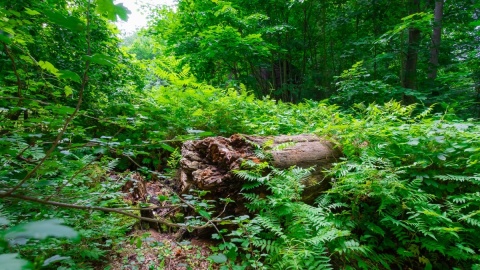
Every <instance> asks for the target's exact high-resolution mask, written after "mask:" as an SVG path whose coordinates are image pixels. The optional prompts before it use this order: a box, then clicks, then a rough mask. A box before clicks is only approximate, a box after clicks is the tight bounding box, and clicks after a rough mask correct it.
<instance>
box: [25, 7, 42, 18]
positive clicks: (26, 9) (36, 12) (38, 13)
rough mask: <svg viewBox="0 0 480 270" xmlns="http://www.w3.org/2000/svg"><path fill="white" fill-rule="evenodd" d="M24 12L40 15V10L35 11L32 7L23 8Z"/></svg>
mask: <svg viewBox="0 0 480 270" xmlns="http://www.w3.org/2000/svg"><path fill="white" fill-rule="evenodd" d="M25 13H27V14H28V15H32V16H34V15H40V12H38V11H36V10H33V9H29V8H25Z"/></svg>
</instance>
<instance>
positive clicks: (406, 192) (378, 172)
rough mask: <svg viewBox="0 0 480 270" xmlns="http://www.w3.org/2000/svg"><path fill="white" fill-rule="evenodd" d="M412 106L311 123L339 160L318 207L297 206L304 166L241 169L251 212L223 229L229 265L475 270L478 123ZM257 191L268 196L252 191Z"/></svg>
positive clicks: (365, 110)
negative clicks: (340, 154)
mask: <svg viewBox="0 0 480 270" xmlns="http://www.w3.org/2000/svg"><path fill="white" fill-rule="evenodd" d="M414 109H415V106H413V105H412V106H407V107H405V106H401V105H400V104H399V103H395V102H390V103H387V104H385V105H384V106H378V105H375V104H373V105H370V106H368V107H365V106H361V105H360V106H357V107H356V108H355V111H356V114H354V115H345V114H341V115H338V117H337V122H330V123H328V124H326V125H325V123H322V125H323V126H321V127H319V126H317V131H316V133H317V134H319V135H323V136H327V137H329V138H330V139H332V140H335V141H337V142H338V143H339V145H341V146H342V149H343V151H344V154H345V156H344V158H342V160H339V162H338V163H336V164H335V165H334V167H333V168H331V169H329V170H328V172H327V173H328V174H329V175H330V176H331V177H332V180H331V181H332V187H331V189H329V190H328V191H326V192H324V194H322V195H321V196H319V197H318V199H317V200H316V203H315V204H314V205H307V204H305V203H303V202H302V201H301V192H302V188H303V187H302V185H301V184H300V180H301V179H303V178H304V177H305V176H307V175H308V170H304V169H299V168H290V169H288V170H278V169H275V168H271V167H269V166H268V165H259V164H255V163H253V162H249V163H247V164H246V165H245V168H244V169H243V170H242V171H240V172H237V174H238V175H239V176H240V177H242V178H244V179H246V180H248V183H249V184H248V185H246V186H245V188H244V192H245V194H244V196H245V197H246V198H247V199H248V200H249V202H250V204H249V209H251V210H252V211H254V212H253V213H256V214H254V215H253V217H252V218H251V219H248V220H247V218H244V222H243V223H242V225H241V226H240V228H239V229H238V230H237V231H233V232H228V233H227V232H226V235H228V236H230V237H233V238H232V239H231V240H230V242H228V243H226V244H222V245H220V248H221V249H223V250H224V251H225V254H226V256H227V257H228V258H229V259H230V261H228V262H227V263H225V265H226V266H225V269H230V268H233V269H248V267H253V268H258V269H398V268H400V269H407V268H410V269H452V268H455V269H478V267H480V264H479V263H480V261H479V260H480V257H479V253H478V252H479V249H480V245H479V241H480V239H479V238H478V237H479V236H478V234H477V233H476V232H477V231H478V229H479V228H478V227H479V226H480V218H479V210H478V209H479V206H480V205H479V203H480V201H479V199H478V198H479V194H480V188H479V184H480V175H479V173H478V172H479V171H480V170H479V169H480V166H479V164H478V162H479V159H480V140H479V136H478V135H479V133H480V129H479V126H478V125H477V124H476V123H475V122H470V121H461V120H457V119H455V117H454V116H453V115H430V110H431V109H426V110H425V111H424V112H423V113H417V114H413V111H414ZM252 183H253V184H252ZM262 185H263V186H265V187H266V188H267V189H268V190H269V191H270V194H269V195H267V196H259V195H258V194H250V193H248V190H249V189H250V188H251V187H258V186H262ZM237 252H240V253H241V254H243V255H242V256H243V257H242V259H241V260H240V261H242V263H236V261H237V262H238V257H239V256H238V255H235V256H232V254H236V253H237ZM229 256H230V257H229ZM258 258H262V259H258ZM247 265H248V266H247Z"/></svg>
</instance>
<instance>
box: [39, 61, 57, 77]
mask: <svg viewBox="0 0 480 270" xmlns="http://www.w3.org/2000/svg"><path fill="white" fill-rule="evenodd" d="M38 65H39V66H40V67H41V68H42V69H44V70H46V71H48V72H50V73H52V74H54V75H58V69H57V68H56V67H54V66H53V65H52V63H50V62H48V61H38Z"/></svg>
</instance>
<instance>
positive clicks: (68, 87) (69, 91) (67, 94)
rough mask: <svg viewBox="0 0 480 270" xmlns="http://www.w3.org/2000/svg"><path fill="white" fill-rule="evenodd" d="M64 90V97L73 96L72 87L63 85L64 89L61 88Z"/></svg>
mask: <svg viewBox="0 0 480 270" xmlns="http://www.w3.org/2000/svg"><path fill="white" fill-rule="evenodd" d="M63 89H64V90H65V96H67V97H68V96H70V95H71V94H73V89H72V87H70V86H68V85H65V87H64V88H63Z"/></svg>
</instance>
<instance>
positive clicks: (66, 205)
mask: <svg viewBox="0 0 480 270" xmlns="http://www.w3.org/2000/svg"><path fill="white" fill-rule="evenodd" d="M0 197H10V198H16V199H21V200H24V201H30V202H36V203H40V204H45V205H53V206H57V207H62V208H70V209H80V210H89V211H102V212H109V213H117V214H121V215H124V216H128V217H132V218H135V219H138V220H142V221H148V222H157V223H160V224H164V225H166V226H169V227H176V228H189V229H196V230H198V229H205V228H208V227H211V224H213V223H214V222H221V221H222V220H209V221H208V222H206V223H205V224H204V225H201V226H189V225H185V224H177V223H173V222H170V221H167V220H165V219H155V218H147V217H142V216H138V215H135V214H132V213H129V212H125V211H122V210H119V209H117V208H108V207H99V206H86V205H78V204H70V203H62V202H56V201H46V200H42V199H38V198H34V197H30V196H24V195H19V194H7V193H6V192H3V193H0ZM145 209H146V208H138V209H135V208H130V209H128V210H145Z"/></svg>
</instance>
